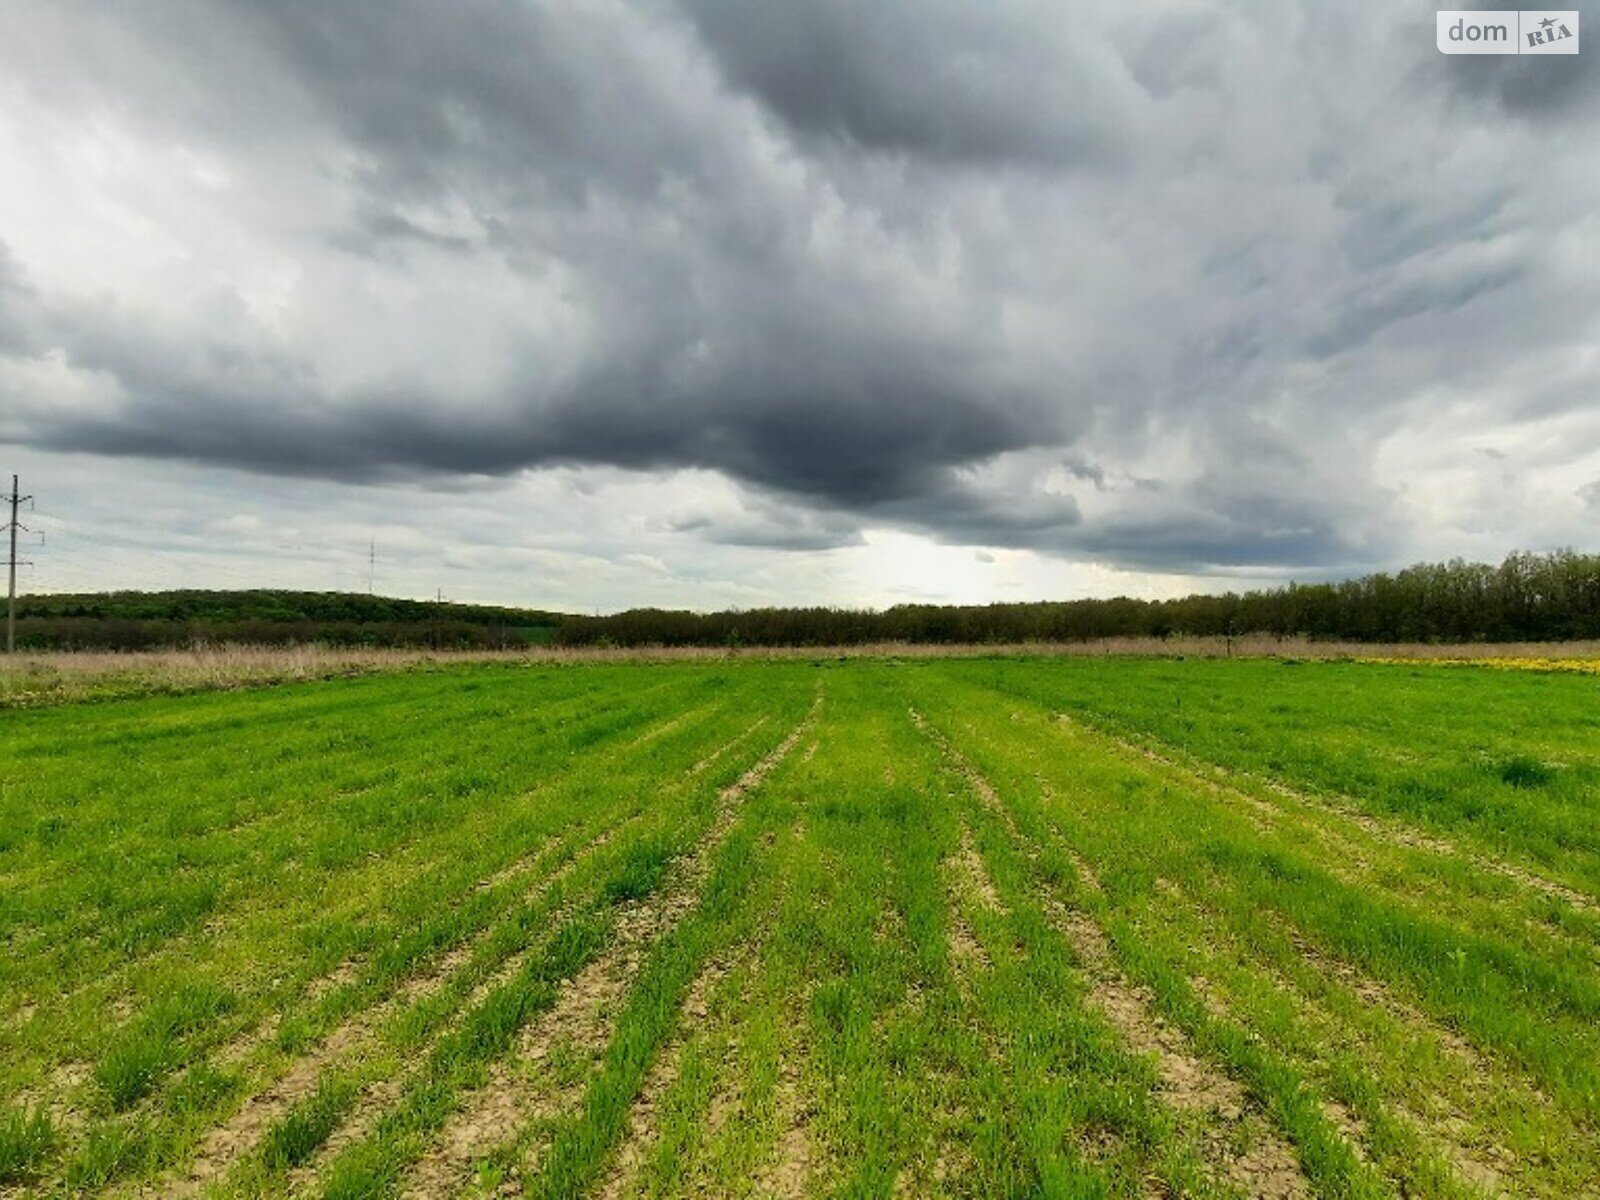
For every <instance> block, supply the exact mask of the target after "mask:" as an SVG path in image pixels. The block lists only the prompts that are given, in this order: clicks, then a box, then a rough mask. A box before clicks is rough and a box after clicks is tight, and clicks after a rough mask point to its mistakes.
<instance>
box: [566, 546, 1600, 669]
mask: <svg viewBox="0 0 1600 1200" xmlns="http://www.w3.org/2000/svg"><path fill="white" fill-rule="evenodd" d="M1239 634H1276V635H1280V636H1292V635H1304V636H1307V637H1312V638H1319V639H1328V640H1338V641H1358V642H1472V641H1486V642H1500V641H1565V640H1572V639H1580V638H1582V639H1587V638H1600V555H1594V554H1579V553H1576V552H1574V551H1571V550H1562V551H1557V552H1555V553H1550V554H1537V553H1526V552H1522V553H1516V554H1512V555H1510V556H1509V557H1508V558H1506V560H1505V561H1504V562H1502V563H1500V564H1499V565H1498V566H1495V565H1490V564H1485V563H1469V562H1464V561H1462V560H1461V559H1453V560H1451V561H1450V562H1446V563H1432V564H1429V563H1424V564H1419V565H1417V566H1413V567H1408V568H1406V569H1405V570H1402V571H1397V572H1395V573H1393V574H1386V573H1379V574H1373V575H1365V576H1362V577H1361V578H1358V579H1349V580H1344V581H1342V582H1339V583H1311V584H1297V583H1291V584H1289V585H1287V586H1285V587H1277V588H1266V589H1261V590H1256V591H1247V592H1225V593H1222V594H1220V595H1219V594H1197V595H1191V596H1184V597H1181V598H1179V599H1174V600H1136V599H1131V598H1129V597H1117V598H1115V599H1108V600H1067V601H1057V602H1041V603H1030V604H988V605H931V604H903V605H896V606H895V607H893V608H889V609H885V610H883V611H881V612H879V611H867V610H858V609H840V608H765V609H750V610H745V611H729V612H714V613H696V612H685V611H669V610H663V609H633V610H630V611H628V612H622V613H617V614H614V615H612V616H604V617H582V616H574V617H566V618H564V619H563V620H562V621H561V624H560V626H559V627H558V629H557V632H556V640H557V641H558V642H559V643H561V644H564V645H571V646H596V645H616V646H650V645H660V646H833V645H860V644H864V643H872V642H914V643H933V644H957V643H979V644H982V643H1008V642H1071V641H1093V640H1098V639H1102V638H1118V637H1140V638H1170V637H1175V636H1185V637H1210V636H1227V635H1239Z"/></svg>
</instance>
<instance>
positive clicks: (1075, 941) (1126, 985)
mask: <svg viewBox="0 0 1600 1200" xmlns="http://www.w3.org/2000/svg"><path fill="white" fill-rule="evenodd" d="M912 719H913V720H914V721H915V722H916V724H917V726H918V728H920V729H922V730H923V731H924V732H925V733H927V734H928V736H929V737H930V738H931V739H932V740H933V741H934V742H935V743H937V744H938V745H939V747H940V749H941V750H943V752H944V753H945V755H946V756H947V758H948V759H949V761H950V762H951V763H952V764H954V765H955V766H956V767H957V768H958V769H959V770H960V771H961V772H962V774H963V775H965V776H966V778H967V780H968V782H969V784H970V785H971V787H972V789H973V791H974V792H975V793H976V794H977V796H978V797H979V799H980V800H981V801H982V802H983V804H984V805H985V807H987V808H989V809H990V810H991V811H993V812H994V813H995V814H996V815H997V816H999V817H1000V819H1001V821H1002V822H1003V823H1004V824H1005V825H1006V827H1007V829H1008V830H1010V831H1011V834H1012V836H1013V838H1014V839H1015V840H1016V842H1017V845H1018V846H1019V847H1022V848H1027V847H1028V846H1029V844H1030V843H1029V840H1028V839H1027V838H1026V836H1025V835H1023V834H1022V833H1021V831H1020V829H1019V828H1018V827H1017V824H1016V820H1015V818H1014V817H1013V816H1012V815H1011V813H1010V811H1009V809H1007V807H1006V805H1005V804H1004V802H1003V801H1002V800H1001V798H1000V795H999V793H998V792H997V791H996V790H995V788H994V785H993V784H991V783H990V782H989V781H988V780H987V779H985V778H984V776H983V775H982V773H981V772H979V771H978V769H977V768H976V767H975V766H973V765H972V763H971V762H970V761H969V760H968V759H967V758H966V756H965V755H963V754H962V753H961V751H960V750H959V749H957V748H956V747H955V746H954V745H953V744H952V743H951V742H950V741H949V739H947V738H946V737H944V735H943V734H941V733H940V732H939V731H938V730H936V729H934V728H933V727H932V726H931V725H929V724H928V723H927V721H926V720H925V719H924V718H923V717H922V716H921V715H920V714H918V713H915V712H913V713H912ZM1068 853H1069V856H1070V857H1071V860H1072V863H1073V866H1074V868H1075V869H1076V870H1077V871H1078V872H1079V875H1080V877H1081V878H1082V879H1083V881H1084V885H1085V886H1086V887H1088V888H1090V889H1091V890H1094V891H1099V890H1100V883H1099V880H1098V879H1097V878H1095V875H1094V872H1093V871H1092V870H1091V869H1090V868H1089V865H1088V864H1087V863H1085V862H1084V861H1083V860H1082V859H1081V858H1079V857H1077V856H1076V855H1071V852H1070V851H1069V852H1068ZM1045 906H1046V911H1047V912H1048V914H1049V915H1050V917H1051V920H1052V922H1053V923H1054V924H1055V926H1056V927H1057V928H1058V929H1060V930H1061V932H1062V933H1063V935H1064V936H1065V937H1066V938H1067V940H1068V942H1069V944H1070V945H1071V946H1072V948H1073V950H1074V952H1075V953H1076V954H1077V956H1078V959H1079V961H1080V962H1081V963H1082V964H1083V966H1084V969H1085V973H1086V974H1087V975H1088V977H1089V984H1090V988H1089V996H1088V1001H1089V1003H1090V1004H1091V1005H1092V1006H1093V1007H1094V1008H1096V1009H1098V1010H1099V1011H1100V1012H1101V1013H1103V1014H1104V1015H1105V1016H1106V1018H1107V1019H1108V1020H1110V1022H1111V1023H1112V1024H1113V1025H1114V1026H1115V1027H1116V1029H1117V1030H1118V1032H1119V1033H1120V1034H1121V1035H1122V1037H1123V1039H1124V1040H1125V1041H1126V1042H1127V1044H1128V1045H1129V1047H1130V1048H1131V1049H1133V1050H1134V1051H1135V1052H1137V1053H1140V1054H1145V1055H1149V1056H1151V1057H1152V1058H1154V1060H1155V1064H1156V1073H1157V1079H1158V1089H1159V1094H1160V1097H1161V1099H1162V1100H1164V1101H1165V1102H1166V1103H1167V1104H1168V1105H1169V1106H1170V1107H1172V1108H1174V1109H1177V1110H1179V1111H1183V1112H1190V1113H1196V1114H1200V1115H1202V1116H1203V1117H1204V1118H1205V1123H1206V1126H1207V1130H1208V1135H1207V1137H1206V1139H1205V1145H1204V1149H1205V1152H1206V1157H1207V1159H1208V1160H1210V1161H1211V1162H1212V1163H1213V1165H1214V1166H1216V1167H1218V1168H1220V1171H1221V1174H1222V1175H1223V1176H1224V1177H1225V1178H1227V1179H1229V1180H1230V1181H1231V1182H1233V1183H1234V1184H1235V1185H1236V1186H1238V1187H1240V1188H1241V1189H1243V1190H1244V1191H1245V1192H1246V1193H1247V1194H1248V1195H1251V1196H1255V1197H1262V1198H1264V1200H1301V1198H1303V1197H1309V1196H1310V1195H1311V1189H1310V1184H1309V1181H1308V1180H1307V1179H1306V1176H1305V1174H1304V1172H1303V1171H1302V1170H1301V1169H1300V1163H1299V1159H1298V1157H1297V1156H1296V1154H1295V1152H1294V1149H1293V1147H1292V1146H1291V1145H1290V1144H1289V1143H1288V1142H1287V1141H1285V1140H1284V1139H1283V1138H1282V1137H1281V1136H1279V1135H1278V1134H1277V1133H1276V1132H1275V1131H1274V1130H1272V1129H1271V1128H1269V1127H1267V1126H1266V1124H1265V1123H1264V1122H1263V1121H1261V1120H1260V1119H1259V1116H1258V1115H1257V1114H1253V1113H1252V1112H1251V1105H1250V1102H1249V1098H1248V1097H1247V1096H1246V1094H1245V1091H1244V1088H1243V1087H1242V1086H1241V1085H1240V1084H1239V1083H1238V1081H1237V1080H1234V1079H1233V1078H1231V1077H1230V1076H1228V1075H1226V1074H1225V1073H1223V1072H1222V1071H1220V1070H1219V1069H1217V1068H1216V1067H1214V1066H1212V1065H1211V1064H1210V1063H1209V1062H1207V1061H1205V1060H1204V1059H1203V1058H1201V1057H1200V1056H1199V1055H1197V1054H1196V1053H1194V1051H1193V1050H1192V1049H1191V1047H1190V1046H1189V1043H1188V1038H1187V1037H1186V1036H1185V1035H1184V1034H1183V1032H1182V1031H1181V1030H1179V1029H1176V1028H1174V1027H1173V1026H1171V1025H1170V1024H1168V1023H1167V1022H1166V1021H1165V1020H1164V1019H1163V1018H1162V1017H1161V1016H1160V1015H1159V1014H1158V1013H1156V1012H1155V1011H1154V1009H1153V1007H1152V1004H1151V999H1150V996H1149V993H1148V992H1147V991H1146V990H1145V989H1144V988H1141V987H1135V986H1134V985H1132V984H1131V983H1130V982H1129V981H1128V979H1127V977H1126V976H1125V975H1123V974H1122V972H1121V971H1120V970H1119V969H1118V968H1117V966H1116V960H1115V956H1114V954H1113V952H1112V949H1111V946H1110V944H1109V943H1108V941H1107V939H1106V936H1105V933H1104V931H1102V930H1101V928H1100V926H1099V925H1097V924H1096V923H1095V922H1094V921H1093V920H1092V919H1091V918H1090V917H1089V916H1088V915H1087V914H1086V913H1083V912H1080V911H1078V910H1076V909H1071V908H1068V907H1067V906H1066V905H1065V904H1063V903H1062V902H1061V901H1060V900H1059V899H1058V898H1057V897H1055V896H1047V897H1046V900H1045ZM1249 1126H1254V1128H1253V1129H1250V1130H1249V1131H1250V1132H1252V1133H1253V1134H1254V1136H1253V1137H1252V1138H1251V1139H1250V1141H1249V1145H1248V1147H1247V1148H1246V1149H1244V1150H1243V1151H1239V1150H1238V1149H1237V1148H1236V1147H1237V1144H1238V1142H1239V1140H1240V1139H1238V1138H1237V1137H1235V1136H1233V1134H1234V1133H1235V1132H1237V1131H1239V1130H1240V1129H1242V1128H1248V1127H1249Z"/></svg>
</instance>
